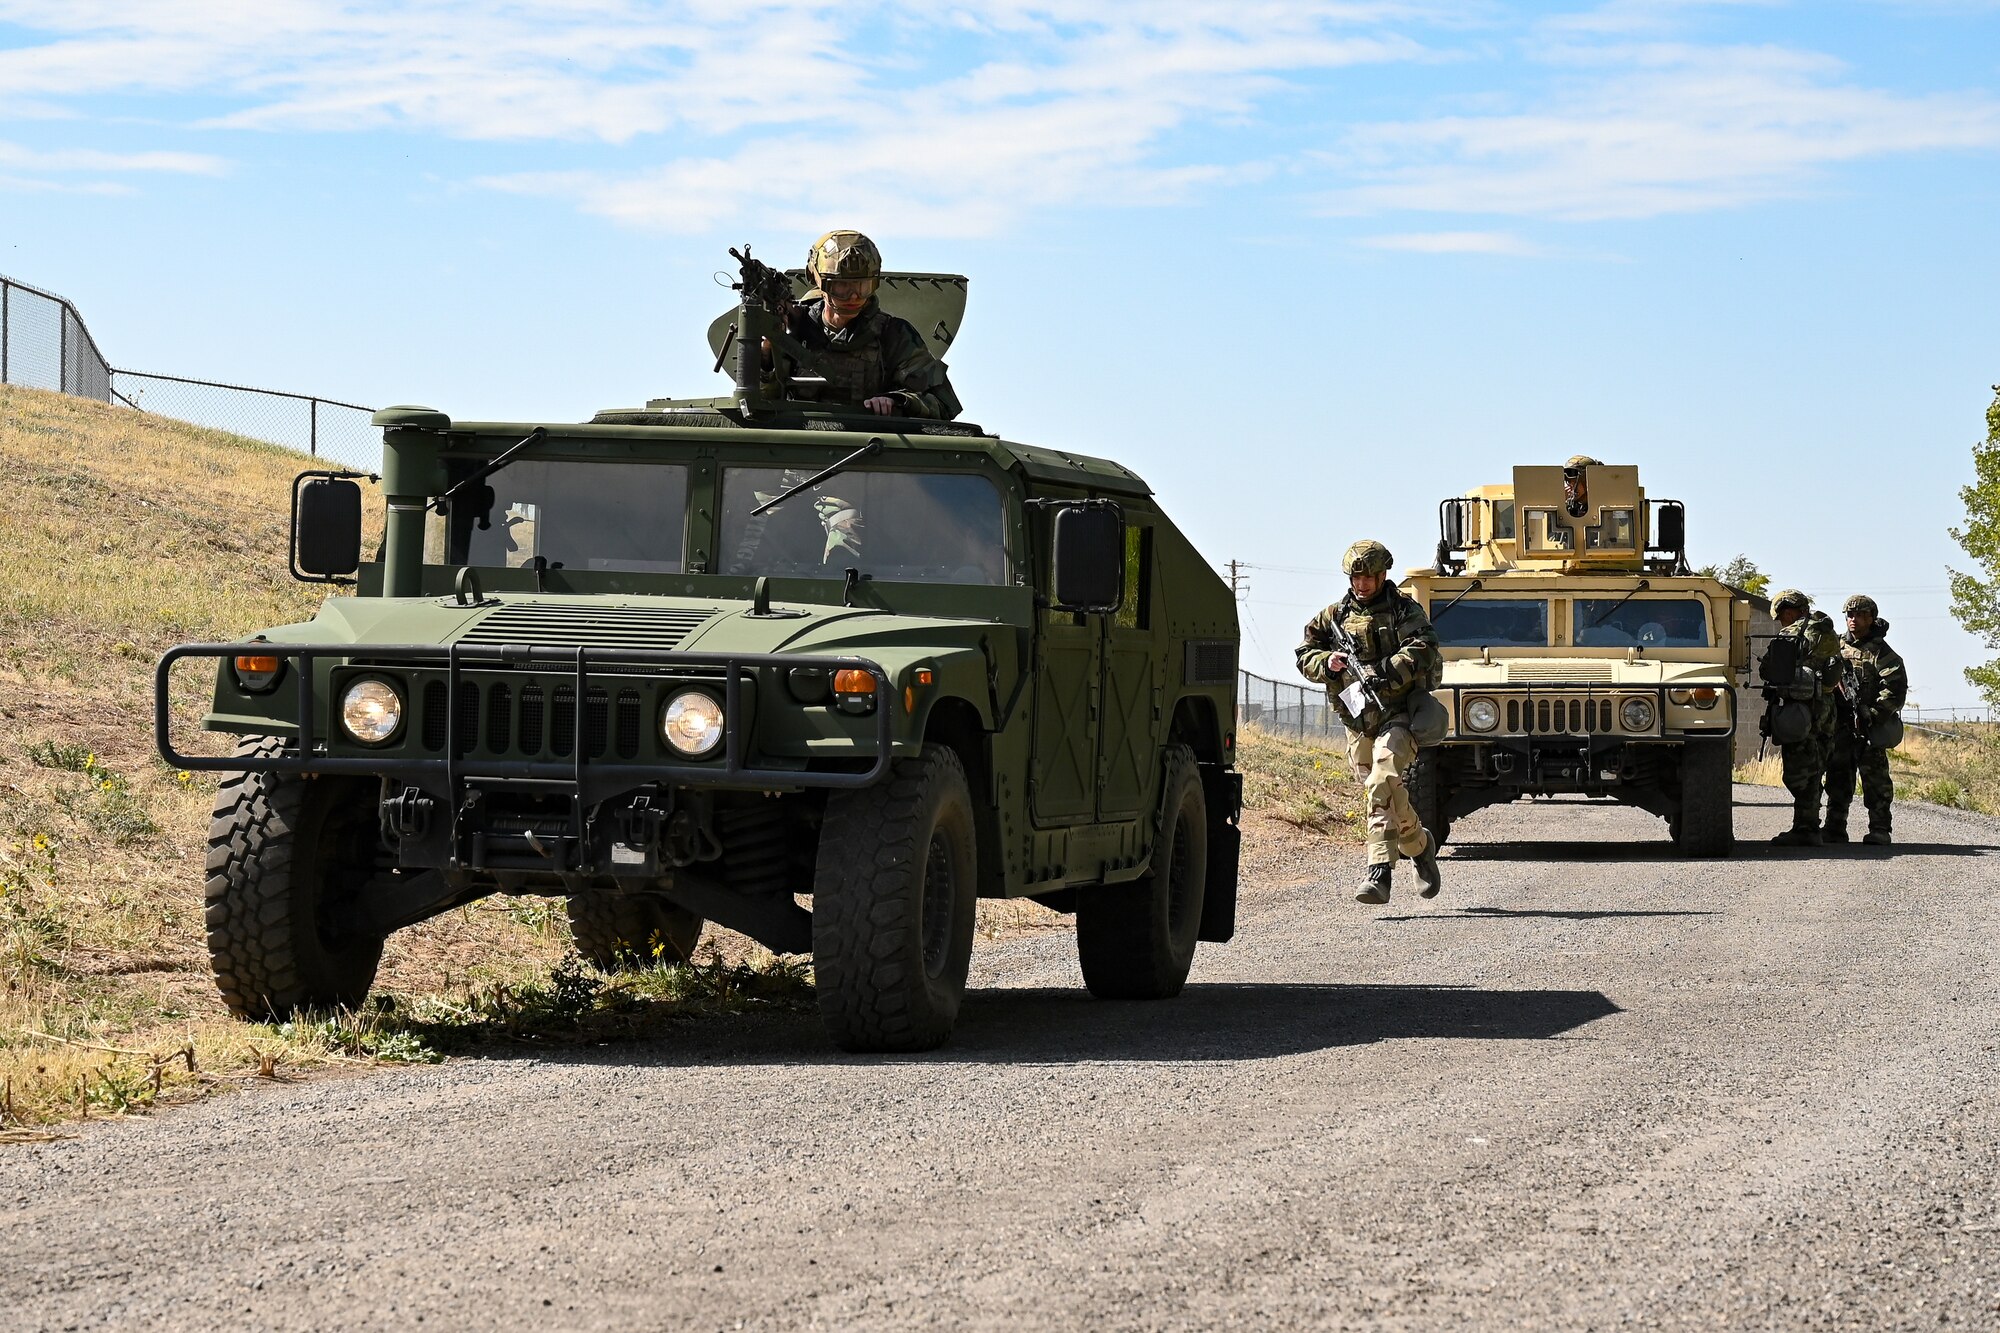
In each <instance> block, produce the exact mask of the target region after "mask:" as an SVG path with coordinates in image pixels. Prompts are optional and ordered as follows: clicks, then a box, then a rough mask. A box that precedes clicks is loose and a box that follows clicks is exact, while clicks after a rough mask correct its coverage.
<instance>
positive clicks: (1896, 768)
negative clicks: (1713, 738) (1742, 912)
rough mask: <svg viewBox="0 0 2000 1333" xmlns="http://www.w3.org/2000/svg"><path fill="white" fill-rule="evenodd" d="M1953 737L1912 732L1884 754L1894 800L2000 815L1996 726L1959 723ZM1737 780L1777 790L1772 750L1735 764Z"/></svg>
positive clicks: (1779, 771)
mask: <svg viewBox="0 0 2000 1333" xmlns="http://www.w3.org/2000/svg"><path fill="white" fill-rule="evenodd" d="M1952 733H1953V734H1951V735H1949V736H1940V735H1931V734H1929V733H1926V732H1921V731H1911V732H1909V733H1907V734H1906V735H1905V736H1904V738H1903V743H1902V744H1901V745H1899V746H1897V747H1896V748H1895V749H1893V750H1891V751H1889V773H1890V775H1891V776H1892V777H1894V778H1895V780H1896V799H1897V800H1899V801H1925V802H1928V803H1929V804H1931V805H1942V806H1947V807H1950V808H1953V809H1958V810H1977V811H1979V812H1980V813H1982V814H1988V815H2000V728H1995V727H1991V726H1971V725H1962V726H1957V727H1953V728H1952ZM1736 780H1737V781H1738V782H1752V783H1756V784H1757V785H1758V786H1762V787H1782V786H1783V785H1784V782H1785V779H1784V763H1783V761H1782V760H1781V759H1780V758H1779V756H1778V752H1777V751H1776V750H1775V749H1773V750H1772V751H1771V752H1770V753H1769V754H1767V755H1765V756H1764V757H1763V758H1762V759H1759V760H1753V761H1751V762H1750V763H1747V764H1740V765H1738V766H1737V769H1736ZM1857 799H1859V798H1858V794H1857Z"/></svg>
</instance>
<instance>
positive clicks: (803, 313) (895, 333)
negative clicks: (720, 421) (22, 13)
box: [788, 231, 961, 421]
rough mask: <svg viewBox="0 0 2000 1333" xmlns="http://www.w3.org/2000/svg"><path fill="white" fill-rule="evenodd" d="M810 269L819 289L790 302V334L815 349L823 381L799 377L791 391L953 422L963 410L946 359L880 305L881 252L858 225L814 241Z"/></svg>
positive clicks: (892, 413) (811, 397)
mask: <svg viewBox="0 0 2000 1333" xmlns="http://www.w3.org/2000/svg"><path fill="white" fill-rule="evenodd" d="M806 273H807V274H808V275H809V276H810V277H811V278H812V281H813V287H814V290H813V291H812V292H811V293H809V294H808V295H807V297H806V299H805V300H804V301H801V302H800V303H799V304H797V305H795V306H793V307H791V309H790V312H789V315H788V319H789V324H790V329H791V334H792V336H793V337H795V338H797V339H798V340H799V341H800V342H801V343H803V344H805V346H806V347H807V348H808V349H809V350H810V351H811V352H812V353H813V354H814V356H815V357H816V358H817V360H818V362H819V367H818V368H819V369H821V370H823V371H824V372H825V375H826V380H827V383H826V385H825V386H824V387H821V386H819V385H817V384H800V383H794V384H792V385H791V386H790V393H791V396H792V397H795V398H802V399H805V400H807V401H824V402H840V403H847V404H849V405H851V406H855V407H863V408H866V409H867V410H869V411H870V412H878V413H880V414H882V415H883V416H903V417H929V418H934V419H937V420H940V421H950V420H951V419H952V418H954V417H956V416H957V415H958V414H959V412H960V410H961V408H960V404H959V401H958V395H957V394H956V393H954V392H952V387H951V379H950V377H949V376H948V374H947V373H946V369H945V364H944V362H942V361H940V360H938V359H937V357H935V356H933V355H931V351H930V348H929V347H928V346H927V345H926V344H925V342H924V336H923V334H921V333H919V332H918V331H917V329H916V326H915V325H913V324H911V323H910V322H909V321H908V320H906V319H902V318H899V317H897V316H895V315H892V314H890V313H889V312H888V311H886V310H884V309H882V305H881V303H880V301H878V300H877V299H876V295H875V292H876V288H878V287H879V286H880V285H881V282H882V252H881V251H880V250H878V249H876V248H875V242H873V241H871V240H869V239H868V238H867V237H866V236H863V235H862V234H861V233H860V232H858V231H830V232H828V233H826V235H824V236H822V237H820V238H819V239H818V240H817V241H814V242H813V245H812V249H811V250H810V251H809V252H808V253H807V255H806Z"/></svg>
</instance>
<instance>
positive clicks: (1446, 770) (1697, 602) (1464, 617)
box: [1402, 458, 1751, 857]
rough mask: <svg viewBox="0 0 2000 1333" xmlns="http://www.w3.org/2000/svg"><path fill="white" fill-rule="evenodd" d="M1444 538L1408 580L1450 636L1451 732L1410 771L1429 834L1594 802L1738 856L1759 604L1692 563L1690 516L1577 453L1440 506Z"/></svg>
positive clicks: (1689, 849)
mask: <svg viewBox="0 0 2000 1333" xmlns="http://www.w3.org/2000/svg"><path fill="white" fill-rule="evenodd" d="M1439 530H1440V536H1439V541H1438V549H1437V558H1436V561H1435V563H1434V564H1433V565H1431V566H1430V567H1428V568H1424V569H1419V570H1413V571H1410V572H1409V574H1408V575H1407V576H1406V577H1405V578H1404V580H1403V582H1402V586H1403V587H1404V589H1405V590H1406V591H1408V592H1409V593H1410V594H1411V595H1413V596H1414V597H1416V598H1417V600H1418V601H1420V602H1422V603H1423V604H1424V606H1425V609H1426V610H1427V611H1428V612H1429V614H1430V617H1431V620H1432V623H1433V624H1435V625H1436V627H1437V632H1438V639H1439V641H1440V643H1441V644H1442V645H1443V648H1444V659H1445V664H1444V685H1443V688H1442V689H1440V690H1439V691H1438V692H1437V694H1438V698H1439V700H1440V701H1441V702H1443V703H1444V704H1445V706H1446V709H1447V711H1448V713H1449V715H1450V723H1451V729H1450V732H1449V733H1448V735H1447V736H1446V738H1445V741H1444V743H1443V744H1442V745H1440V746H1438V747H1437V748H1435V749H1430V750H1426V751H1425V752H1424V754H1423V757H1422V759H1421V761H1420V762H1419V765H1418V767H1417V770H1416V772H1415V773H1414V774H1413V775H1412V784H1411V793H1412V799H1413V801H1414V803H1415V805H1416V807H1417V812H1418V814H1419V816H1420V817H1421V818H1422V819H1423V821H1424V823H1425V824H1426V825H1427V826H1428V827H1430V828H1431V829H1432V830H1433V831H1434V832H1436V833H1437V834H1438V835H1439V837H1440V838H1441V839H1442V838H1444V837H1447V836H1448V835H1449V831H1450V828H1451V825H1452V822H1453V821H1454V820H1456V819H1458V818H1460V817H1462V816H1464V815H1466V814H1469V813H1471V812H1472V811H1474V810H1477V809H1479V808H1480V807H1482V806H1486V805H1490V804H1494V803H1496V802H1501V801H1511V800H1515V799H1518V798H1522V797H1533V796H1553V795H1557V794H1560V793H1580V794H1583V795H1586V796H1594V797H1602V798H1606V799H1610V800H1616V801H1622V802H1625V803H1626V804H1629V805H1634V806H1637V807H1639V808H1640V809H1642V810H1648V811H1651V812H1652V813H1654V814H1656V815H1659V816H1660V817H1661V818H1663V819H1665V820H1666V821H1667V825H1668V828H1669V830H1670V831H1671V833H1672V836H1673V838H1674V841H1675V842H1676V843H1677V844H1678V846H1679V847H1680V849H1681V851H1682V852H1683V853H1685V854H1686V855H1689V856H1703V857H1712V856H1726V855H1728V854H1729V852H1730V850H1731V848H1732V846H1733V845H1734V840H1735V839H1734V832H1733V827H1732V822H1731V815H1732V810H1733V801H1732V799H1731V792H1730V782H1731V774H1732V771H1733V768H1734V747H1733V743H1732V739H1731V738H1732V737H1733V735H1734V733H1735V729H1736V720H1737V717H1738V716H1739V709H1738V706H1737V690H1738V686H1739V684H1740V682H1741V681H1742V679H1743V675H1744V673H1745V672H1746V671H1747V670H1748V668H1749V645H1750V635H1749V627H1750V615H1751V606H1750V603H1749V602H1748V601H1747V600H1746V599H1744V598H1743V597H1742V596H1741V595H1739V594H1738V593H1737V592H1736V591H1735V590H1734V589H1732V588H1730V587H1729V586H1728V585H1726V584H1724V583H1721V582H1719V581H1718V580H1716V579H1712V578H1707V577H1704V576H1702V575H1698V574H1695V573H1693V572H1692V571H1691V570H1690V569H1689V568H1688V563H1687V556H1686V540H1685V530H1686V514H1685V509H1684V507H1683V506H1682V504H1681V503H1680V502H1679V501H1676V500H1654V499H1649V498H1648V497H1647V495H1646V492H1645V490H1644V488H1642V487H1641V486H1640V484H1639V474H1638V469H1637V468H1634V467H1627V466H1609V465H1605V464H1602V463H1599V462H1597V461H1596V460H1595V459H1590V458H1575V459H1572V460H1570V462H1569V463H1568V464H1566V465H1564V466H1561V467H1517V468H1515V469H1514V475H1513V480H1512V483H1511V484H1503V485H1495V486H1485V487H1481V488H1479V489H1477V490H1474V491H1471V492H1468V493H1467V494H1465V495H1463V496H1455V497H1452V498H1450V499H1447V500H1445V501H1443V502H1442V503H1441V504H1440V506H1439Z"/></svg>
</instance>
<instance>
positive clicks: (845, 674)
mask: <svg viewBox="0 0 2000 1333" xmlns="http://www.w3.org/2000/svg"><path fill="white" fill-rule="evenodd" d="M833 692H834V693H835V694H873V693H875V673H874V672H872V671H863V670H861V669H860V668H859V667H846V668H843V669H842V670H839V671H836V672H834V673H833Z"/></svg>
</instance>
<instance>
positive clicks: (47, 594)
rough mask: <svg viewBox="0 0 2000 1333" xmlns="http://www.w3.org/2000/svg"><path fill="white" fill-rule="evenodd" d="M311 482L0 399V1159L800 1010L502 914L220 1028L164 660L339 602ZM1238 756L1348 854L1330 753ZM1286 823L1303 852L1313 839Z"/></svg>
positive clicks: (193, 445) (1351, 793) (132, 417)
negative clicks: (501, 1056) (373, 1064)
mask: <svg viewBox="0 0 2000 1333" xmlns="http://www.w3.org/2000/svg"><path fill="white" fill-rule="evenodd" d="M304 466H310V462H309V460H307V459H305V458H303V457H301V456H300V455H297V454H294V453H291V452H289V451H286V450H282V449H278V448H274V447H272V446H269V445H264V444H260V443H257V442H254V441H249V440H244V439H240V438H237V437H234V436H229V435H223V434H220V433H218V432H215V431H209V430H204V429H200V428H198V427H194V426H188V425H184V424H181V423H178V422H173V421H168V420H165V419H163V418H158V417H150V416H145V415H142V414H140V413H136V412H131V411H127V410H122V409H113V408H108V407H105V406H103V405H101V404H95V403H88V402H84V401H81V400H79V399H75V398H66V397H63V396H60V395H57V394H51V393H45V392H41V391H38V390H32V389H19V388H9V387H5V386H0V474H4V475H5V476H6V477H7V478H8V480H9V483H10V485H9V509H8V513H9V518H8V523H7V533H8V540H7V553H8V556H9V557H10V559H9V567H8V569H7V571H6V573H5V574H4V575H0V1140H4V1139H6V1138H15V1139H20V1138H28V1137H34V1136H35V1135H37V1134H39V1133H42V1132H45V1131H44V1130H43V1129H41V1128H38V1127H45V1126H48V1125H50V1124H53V1123H56V1122H60V1121H62V1120H66V1119H72V1118H75V1117H77V1116H81V1115H107V1114H125V1113H132V1112H136V1111H141V1110H144V1109H146V1108H147V1107H150V1106H152V1105H154V1104H156V1103H158V1102H160V1101H171V1100H173V1099H176V1098H183V1097H189V1096H195V1095H199V1094H201V1093H202V1092H204V1091H209V1090H214V1089H216V1088H220V1087H227V1086H230V1085H231V1084H232V1082H233V1081H235V1080H238V1079H242V1078H255V1077H274V1076H276V1077H283V1076H285V1075H286V1073H287V1071H291V1070H295V1069H298V1068H301V1067H309V1066H314V1065H323V1064H326V1063H329V1062H334V1061H341V1060H372V1059H435V1058H439V1057H440V1054H441V1053H442V1052H444V1051H449V1050H455V1049H462V1048H464V1047H466V1046H468V1045H478V1044H480V1043H483V1042H488V1041H515V1040H524V1039H536V1040H549V1039H562V1038H564V1037H569V1038H571V1039H575V1038H582V1037H586V1036H587V1037H588V1038H589V1039H592V1040H596V1039H601V1038H603V1037H606V1036H613V1035H617V1034H619V1033H621V1032H628V1031H635V1030H643V1029H647V1028H648V1027H649V1026H651V1027H652V1028H654V1029H656V1028H657V1024H658V1021H659V1020H660V1019H661V1018H662V1017H677V1016H680V1015H683V1014H685V1013H687V1012H689V1011H690V1010H697V1011H707V1010H713V1009H717V1008H722V1009H732V1010H733V1009H740V1008H743V1007H746V1006H759V1005H783V1006H797V1005H800V1004H809V1003H810V989H809V980H808V977H807V974H806V972H805V971H804V969H803V968H801V967H798V966H796V965H787V964H783V963H780V962H778V961H777V960H773V959H770V958H769V957H768V955H761V954H760V952H759V951H755V950H753V949H751V948H749V947H747V946H746V945H745V944H744V942H743V941H740V940H737V939H735V937H729V936H725V937H724V938H723V940H722V947H721V948H720V949H716V948H714V947H713V946H712V945H711V947H710V948H709V950H708V952H707V953H706V954H705V956H704V958H703V960H702V961H701V962H700V963H698V964H697V965H695V966H692V967H685V968H661V969H658V970H656V971H655V972H652V973H645V974H640V975H638V976H634V977H627V978H620V979H618V980H616V981H609V982H608V981H606V980H604V979H603V978H600V977H597V976H596V975H595V974H594V973H589V972H588V971H587V970H586V969H583V968H582V967H581V966H579V965H578V964H577V963H576V961H575V960H574V958H573V956H572V957H569V958H566V957H565V955H566V954H567V951H568V944H569V932H568V927H567V925H566V924H565V922H564V919H563V914H562V906H561V904H560V903H559V902H551V901H548V900H543V899H491V900H488V901H486V902H483V903H478V904H474V905H473V906H470V907H467V908H463V909H460V910H459V911H456V912H452V913H449V914H447V915H445V916H443V917H440V918H438V919H436V920H434V921H430V922H426V923H425V924H423V925H421V926H417V927H414V928H412V929H409V930H405V931H401V932H399V933H398V934H396V935H395V936H394V937H392V938H391V940H390V941H389V947H388V950H387V953H386V954H385V956H384V959H383V968H382V973H381V978H380V981H379V983H378V988H377V991H376V993H375V994H374V995H372V996H371V998H370V1003H369V1006H368V1009H367V1011H366V1012H365V1013H362V1014H332V1015H321V1016H317V1017H314V1018H311V1019H309V1020H302V1021H300V1022H296V1023H289V1024H284V1025H281V1026H265V1025H253V1024H246V1023H239V1022H236V1021H234V1020H232V1019H230V1018H229V1016H228V1015H227V1013H226V1012H225V1011H224V1009H223V1007H222V1004H221V1001H220V1000H219V999H218V998H217V996H216V994H215V989H214V987H213V985H212V984H211V982H210V980H209V975H208V960H207V953H206V949H205V945H204V943H203V938H202V919H201V916H202V904H201V891H202V873H203V872H202V861H203V855H204V850H205V838H206V836H207V828H208V819H209V808H210V804H211V802H212V800H213V795H214V790H215V782H214V780H213V779H212V778H210V777H205V776H202V775H194V774H188V773H180V772H175V771H173V770H171V769H169V768H167V767H166V765H164V764H163V763H162V762H161V761H160V760H159V758H158V756H157V755H156V753H155V751H154V749H153V742H152V673H153V664H154V663H155V661H156V660H157V659H158V657H159V655H160V653H161V652H162V651H163V650H164V649H166V648H167V647H169V646H171V645H173V644H175V643H179V642H186V641H191V640H203V639H211V640H213V639H231V638H236V637H240V636H241V635H243V634H245V633H247V632H250V631H252V630H255V629H257V628H260V627H263V626H267V625H273V624H282V623H285V622H287V621H294V620H302V619H306V618H309V617H310V616H311V615H312V614H313V610H314V608H315V607H316V606H317V604H318V602H319V600H320V599H321V597H322V596H324V590H323V589H321V588H318V587H312V586H308V585H303V584H299V583H295V582H293V581H292V579H291V578H290V576H289V575H288V574H287V573H286V564H285V540H286V522H287V519H286V516H287V513H288V506H289V488H290V484H291V479H292V476H293V474H294V473H296V472H297V471H298V470H299V469H300V468H301V467H304ZM203 677H204V673H203V671H202V670H201V669H199V668H198V667H196V666H193V665H191V666H190V667H189V668H187V669H185V670H184V671H182V672H181V673H179V674H178V675H177V677H176V681H177V691H176V694H175V697H174V707H175V713H176V717H177V719H178V726H177V731H176V735H177V738H178V739H180V740H181V741H182V743H183V746H184V748H185V747H186V746H187V745H188V744H189V743H193V742H198V743H199V744H200V745H203V746H206V747H208V748H210V749H211V750H214V751H216V752H220V741H219V739H218V738H213V737H205V736H204V735H203V733H201V732H199V731H198V730H197V729H196V727H195V720H196V719H197V718H198V716H199V714H200V711H201V709H202V707H203V705H204V702H205V698H206V690H207V686H206V683H205V681H204V678H203ZM1243 761H1244V766H1245V769H1246V773H1247V776H1248V784H1247V785H1248V789H1249V799H1250V803H1251V807H1252V810H1253V812H1255V813H1253V815H1252V817H1251V819H1250V821H1249V824H1250V831H1251V841H1250V848H1249V858H1248V859H1249V861H1250V862H1251V863H1252V864H1258V863H1259V862H1258V858H1259V857H1260V856H1261V857H1263V858H1264V860H1263V862H1262V864H1265V865H1280V867H1281V868H1282V867H1283V866H1285V865H1290V866H1298V867H1306V868H1310V865H1311V864H1312V863H1314V862H1316V861H1317V859H1318V856H1319V854H1320V852H1321V851H1322V850H1323V847H1324V843H1323V840H1322V838H1321V837H1320V836H1319V835H1324V834H1328V833H1333V834H1341V835H1348V836H1351V834H1352V831H1353V825H1354V815H1353V812H1354V810H1355V809H1356V808H1357V801H1356V792H1355V789H1354V785H1353V783H1352V782H1351V780H1349V779H1348V778H1347V777H1346V775H1345V774H1344V773H1343V772H1342V771H1341V770H1340V768H1339V766H1338V765H1337V764H1336V762H1335V756H1334V755H1333V754H1332V753H1331V752H1329V751H1325V750H1320V749H1316V748H1313V747H1308V746H1302V745H1298V744H1295V743H1293V742H1290V741H1285V740H1279V739H1275V738H1270V737H1264V736H1261V735H1256V734H1246V735H1245V737H1244V743H1243ZM1298 831H1303V832H1304V833H1306V834H1309V835H1313V836H1312V837H1311V838H1310V840H1308V841H1306V842H1304V843H1303V844H1301V842H1300V839H1299V832H1298ZM1288 838H1289V839H1290V841H1287V839H1288ZM1301 846H1303V847H1304V848H1305V850H1304V851H1301ZM1274 848H1275V849H1280V850H1281V851H1282V852H1283V855H1280V856H1278V857H1277V859H1276V861H1274V860H1273V859H1272V858H1273V849H1274ZM1049 928H1067V918H1061V917H1057V916H1055V915H1054V914H1053V913H1050V912H1047V911H1046V910H1044V909H1042V908H1040V907H1039V906H1037V905H1035V904H1032V903H1006V904H985V905H982V910H981V921H980V931H981V934H982V935H984V936H986V937H989V938H990V937H992V936H994V935H998V934H1002V933H1008V932H1013V931H1019V930H1024V929H1049ZM714 935H715V932H711V937H712V938H713V936H714Z"/></svg>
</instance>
